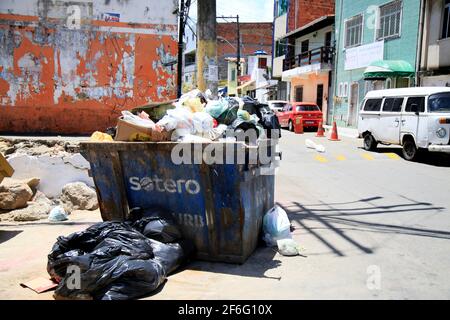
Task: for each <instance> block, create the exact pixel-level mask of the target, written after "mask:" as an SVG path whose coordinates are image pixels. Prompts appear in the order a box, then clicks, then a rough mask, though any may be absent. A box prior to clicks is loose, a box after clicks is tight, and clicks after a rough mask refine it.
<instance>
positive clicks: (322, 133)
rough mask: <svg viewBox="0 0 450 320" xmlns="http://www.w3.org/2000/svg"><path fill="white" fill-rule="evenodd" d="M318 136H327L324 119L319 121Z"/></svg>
mask: <svg viewBox="0 0 450 320" xmlns="http://www.w3.org/2000/svg"><path fill="white" fill-rule="evenodd" d="M316 137H318V138H322V137H325V130H324V129H323V123H322V120H321V121H320V122H319V127H318V128H317V134H316Z"/></svg>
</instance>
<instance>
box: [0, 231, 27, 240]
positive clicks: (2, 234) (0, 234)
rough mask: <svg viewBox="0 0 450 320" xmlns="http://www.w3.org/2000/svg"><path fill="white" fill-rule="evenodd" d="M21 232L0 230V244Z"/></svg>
mask: <svg viewBox="0 0 450 320" xmlns="http://www.w3.org/2000/svg"><path fill="white" fill-rule="evenodd" d="M21 232H23V230H14V231H8V230H0V243H3V242H6V241H8V240H11V239H12V238H14V237H15V236H17V235H18V234H19V233H21Z"/></svg>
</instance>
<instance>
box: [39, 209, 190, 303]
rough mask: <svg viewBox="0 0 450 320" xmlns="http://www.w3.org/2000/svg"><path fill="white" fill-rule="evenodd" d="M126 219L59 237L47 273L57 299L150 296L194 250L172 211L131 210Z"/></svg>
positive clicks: (49, 256) (49, 260) (115, 298)
mask: <svg viewBox="0 0 450 320" xmlns="http://www.w3.org/2000/svg"><path fill="white" fill-rule="evenodd" d="M131 216H132V218H130V219H129V220H128V221H125V222H111V221H109V222H101V223H97V224H94V225H92V226H91V227H89V228H88V229H86V230H84V231H81V232H76V233H73V234H71V235H69V236H67V237H59V238H58V239H57V242H56V243H55V245H54V246H53V248H52V250H51V252H50V254H49V255H48V264H47V271H48V273H49V274H50V276H51V277H52V279H53V280H55V281H56V282H58V286H57V288H56V290H55V293H54V296H55V298H56V299H94V300H125V299H135V298H139V297H142V296H145V295H149V294H151V293H152V292H153V291H154V290H156V289H157V288H158V287H159V286H160V285H161V284H163V283H164V281H165V280H166V278H167V276H168V275H169V274H170V273H172V272H173V271H175V270H176V269H177V268H178V267H179V266H181V265H182V264H183V263H185V262H186V261H187V260H188V259H189V257H190V256H191V255H192V254H193V252H194V246H193V244H192V242H190V241H188V240H185V239H183V238H182V236H181V232H180V230H179V229H178V226H177V224H176V223H175V222H174V220H173V219H172V217H171V216H170V214H168V213H166V212H164V211H162V210H160V209H158V208H152V209H148V210H138V211H134V212H132V215H131Z"/></svg>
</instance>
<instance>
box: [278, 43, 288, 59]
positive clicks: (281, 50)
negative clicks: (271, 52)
mask: <svg viewBox="0 0 450 320" xmlns="http://www.w3.org/2000/svg"><path fill="white" fill-rule="evenodd" d="M287 47H288V42H287V39H281V40H279V41H277V42H276V43H275V56H276V57H281V56H284V55H286V53H287Z"/></svg>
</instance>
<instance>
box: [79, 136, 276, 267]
mask: <svg viewBox="0 0 450 320" xmlns="http://www.w3.org/2000/svg"><path fill="white" fill-rule="evenodd" d="M216 144H217V145H219V144H222V145H223V148H228V149H226V150H227V151H226V154H227V155H228V157H229V155H230V153H231V154H233V155H237V154H238V151H242V149H245V154H246V163H244V164H235V163H232V164H226V163H229V162H226V161H225V158H224V161H223V163H224V164H221V163H212V164H207V163H206V162H205V161H202V159H200V160H199V159H198V158H197V159H194V158H195V157H196V156H194V155H198V154H199V153H198V152H197V153H195V152H193V153H192V155H193V156H192V159H191V161H190V163H191V164H175V163H174V161H173V151H174V150H173V149H174V148H180V147H183V148H191V149H190V150H192V151H193V150H194V148H197V149H196V150H197V151H198V150H199V149H198V148H200V150H202V153H201V154H205V153H204V152H203V151H205V148H207V147H208V146H209V145H210V144H201V143H200V144H197V143H196V144H182V143H173V142H158V143H147V142H146V143H132V142H123V143H122V142H114V143H96V142H86V143H82V144H81V145H80V146H81V150H82V154H83V155H84V156H85V157H86V159H87V160H88V161H89V162H90V165H91V175H92V177H93V179H94V182H95V186H96V189H97V194H98V199H99V204H100V210H101V214H102V218H103V220H105V221H109V220H119V221H121V220H124V219H126V218H127V216H128V214H129V210H130V209H131V208H136V207H139V208H144V209H145V208H151V207H155V206H158V207H161V208H164V209H166V210H168V211H170V212H171V213H172V214H173V215H174V217H175V218H176V220H177V221H178V222H179V224H180V227H181V229H182V232H183V235H184V237H186V238H187V239H191V240H193V241H194V243H195V245H196V248H197V257H198V258H199V259H203V260H211V261H223V262H232V263H243V262H244V261H245V260H246V259H247V258H248V256H249V255H250V254H251V253H252V252H253V251H254V250H255V248H256V246H257V243H258V237H259V235H260V231H261V227H262V217H263V215H264V214H265V212H267V211H268V210H269V209H270V208H272V207H273V205H274V174H271V173H270V171H269V173H267V172H263V170H264V169H265V168H267V165H265V166H263V165H262V164H261V163H260V162H259V161H256V163H254V164H249V162H250V161H249V156H248V149H249V148H251V147H248V146H246V145H245V144H243V143H216ZM253 148H255V147H253ZM185 150H186V149H185ZM224 150H225V149H224ZM224 157H227V156H226V155H224ZM236 161H237V157H236V156H235V157H234V161H233V162H236ZM216 162H217V161H216ZM219 162H220V161H219Z"/></svg>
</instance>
